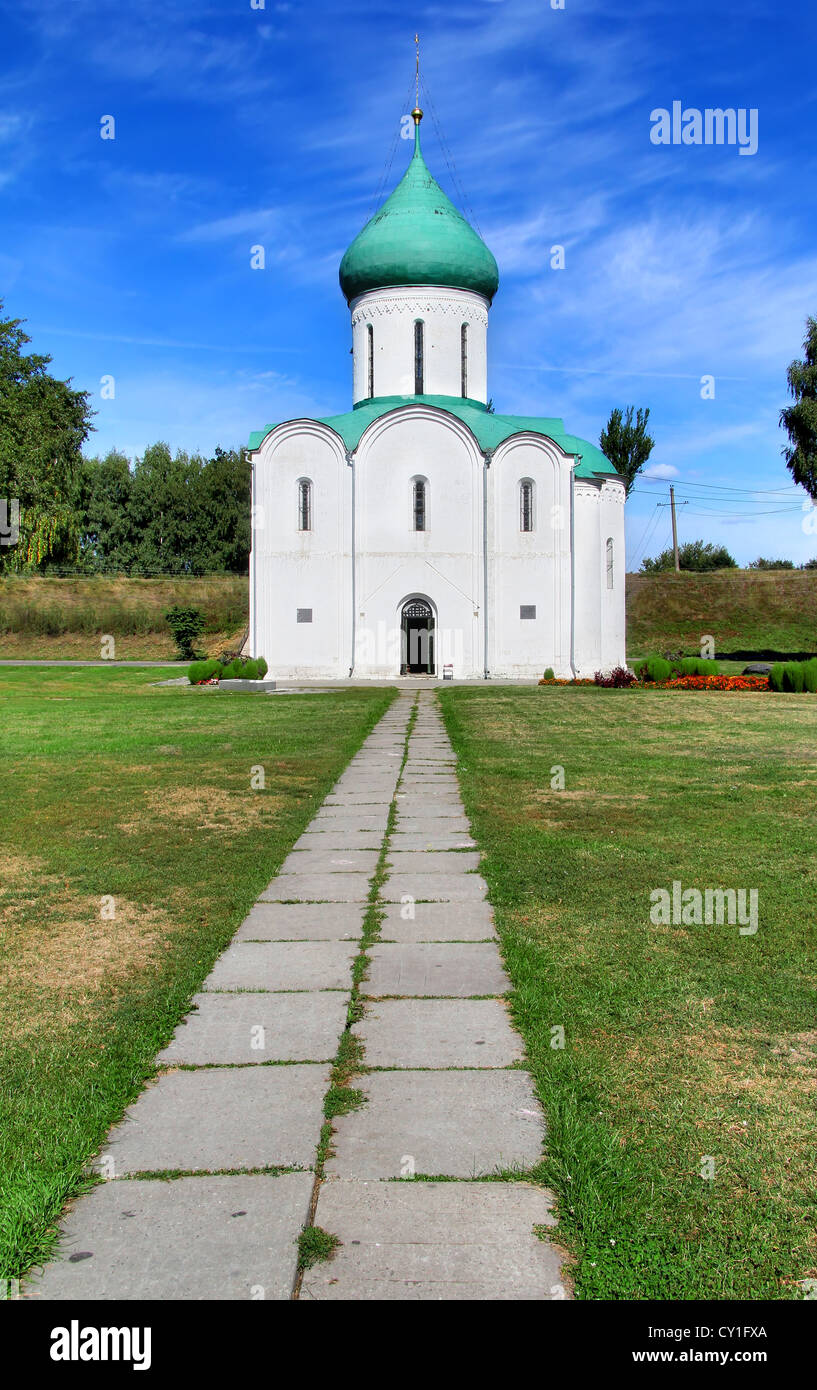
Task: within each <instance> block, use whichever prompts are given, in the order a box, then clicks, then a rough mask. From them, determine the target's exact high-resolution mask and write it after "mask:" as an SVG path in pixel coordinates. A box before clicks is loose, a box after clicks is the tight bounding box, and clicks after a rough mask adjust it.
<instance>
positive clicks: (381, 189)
mask: <svg viewBox="0 0 817 1390" xmlns="http://www.w3.org/2000/svg"><path fill="white" fill-rule="evenodd" d="M413 86H414V78H413V77H412V79H411V81H410V82H409V84H408V88H407V90H406V96H405V99H404V101H403V104H402V106H401V108H400V110H401V119H400V122H399V123H398V126H397V134H396V135H395V137H394V142H393V144H392V147H391V153H390V154H389V156H388V159H387V160H386V163H385V165H384V167H383V172H382V174H381V176H380V181H379V183H378V185H377V191H376V193H375V195H374V201H373V203H372V204H371V207H370V210H369V212H368V214H367V217H366V221H367V222H371V220H372V218H373V217H374V215H375V213H376V212H377V210H378V208H379V207H380V203H381V200H382V198H383V194H384V193H385V191H386V183H387V181H388V177H389V174H390V173H391V166H392V164H393V163H394V156H395V154H396V153H397V143H398V141H399V140H400V137H401V129H402V114H403V113H404V112H405V109H406V107H407V106H408V104H409V101H410V100H411V89H412V87H413Z"/></svg>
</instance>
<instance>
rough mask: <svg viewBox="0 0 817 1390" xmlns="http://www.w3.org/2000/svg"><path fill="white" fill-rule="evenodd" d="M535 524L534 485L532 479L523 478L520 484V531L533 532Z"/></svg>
mask: <svg viewBox="0 0 817 1390" xmlns="http://www.w3.org/2000/svg"><path fill="white" fill-rule="evenodd" d="M533 523H534V516H533V483H532V481H531V479H530V478H523V479H522V481H521V483H520V484H519V529H520V531H532V530H533Z"/></svg>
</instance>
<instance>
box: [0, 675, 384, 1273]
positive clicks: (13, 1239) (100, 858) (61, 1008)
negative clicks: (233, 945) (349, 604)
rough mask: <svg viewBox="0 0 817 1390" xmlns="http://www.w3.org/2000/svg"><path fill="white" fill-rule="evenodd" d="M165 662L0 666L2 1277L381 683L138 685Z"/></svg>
mask: <svg viewBox="0 0 817 1390" xmlns="http://www.w3.org/2000/svg"><path fill="white" fill-rule="evenodd" d="M177 674H178V668H176V669H175V670H174V669H172V668H171V669H169V670H168V671H167V672H163V671H161V670H159V671H156V670H154V671H133V670H130V671H129V670H108V671H106V670H68V671H66V670H40V671H31V670H20V669H6V670H2V671H0V750H1V751H2V758H1V759H0V804H1V805H2V807H3V813H2V814H3V834H2V842H1V848H0V923H2V926H0V941H1V942H2V950H1V951H0V1277H3V1278H14V1277H16V1276H19V1275H20V1274H21V1273H22V1272H23V1271H24V1270H25V1269H26V1268H28V1266H29V1265H31V1264H32V1263H34V1262H37V1261H38V1260H40V1259H41V1258H42V1257H43V1256H44V1255H45V1254H47V1252H48V1250H49V1248H50V1241H51V1239H52V1231H53V1224H54V1222H55V1220H56V1218H57V1217H58V1216H59V1213H60V1210H61V1208H62V1206H63V1204H64V1202H65V1200H66V1198H68V1197H70V1196H71V1195H72V1194H73V1193H76V1192H77V1191H79V1190H81V1187H82V1185H83V1182H84V1177H83V1175H84V1173H85V1171H86V1169H87V1164H88V1160H89V1158H90V1157H91V1155H92V1154H93V1153H94V1152H95V1151H96V1150H97V1148H98V1147H99V1145H100V1144H101V1143H102V1142H103V1140H104V1137H105V1134H106V1132H107V1130H108V1128H109V1127H110V1125H111V1124H112V1123H113V1122H115V1121H116V1120H117V1119H118V1118H119V1117H120V1116H121V1115H122V1112H123V1110H124V1108H125V1106H126V1105H127V1104H128V1103H129V1102H130V1101H131V1100H132V1099H133V1098H134V1096H135V1095H136V1094H137V1093H138V1091H139V1090H140V1088H141V1087H142V1084H143V1083H144V1081H145V1079H146V1078H147V1077H148V1076H149V1075H151V1074H152V1072H153V1070H154V1066H153V1062H154V1057H155V1055H156V1053H157V1051H158V1050H159V1049H160V1048H161V1047H163V1046H164V1045H165V1043H166V1042H167V1041H168V1039H169V1038H170V1036H171V1034H172V1032H173V1029H174V1027H175V1025H176V1023H177V1022H178V1021H179V1019H180V1018H181V1017H182V1016H183V1014H184V1013H185V1012H186V1010H187V1006H188V1003H189V1001H190V998H191V996H192V995H193V994H194V993H195V992H196V990H197V989H198V988H199V986H200V984H201V982H202V980H203V979H204V978H205V976H206V975H207V974H208V973H209V971H210V969H211V967H212V965H213V962H214V960H215V958H216V956H217V955H218V954H219V953H220V952H221V951H222V950H223V949H224V947H225V946H226V944H227V943H228V941H229V940H230V938H231V936H232V934H233V932H234V931H235V930H236V928H237V927H238V925H239V924H240V922H241V920H242V918H243V917H244V916H245V915H246V913H247V911H248V910H249V908H250V906H251V905H252V903H253V902H254V901H255V899H256V898H257V896H258V894H259V893H260V892H261V891H262V890H263V888H264V887H265V886H266V884H267V883H268V882H269V880H270V879H271V878H272V876H273V875H274V874H275V872H276V871H277V869H278V866H279V865H280V863H281V861H282V860H283V858H284V857H285V855H286V853H287V852H288V850H289V848H290V846H291V845H292V843H293V842H294V840H295V839H296V838H297V836H298V835H299V834H300V832H301V830H302V829H303V827H304V826H305V825H306V824H307V822H308V821H309V820H310V818H311V817H312V815H313V814H314V811H315V810H316V809H317V807H318V805H319V804H320V802H321V801H322V800H323V798H324V796H325V795H326V793H327V792H328V790H329V788H330V786H331V784H332V783H333V781H334V780H335V778H336V777H337V775H338V774H339V772H340V771H341V769H342V768H343V767H344V765H345V764H346V762H347V761H348V760H349V758H350V757H351V756H352V755H353V753H354V752H355V751H356V750H357V748H358V747H359V746H360V744H361V743H362V741H363V739H364V738H365V737H366V735H367V733H368V732H369V730H370V729H371V728H372V726H373V725H374V723H375V722H376V721H377V720H378V718H379V717H380V716H381V715H382V713H383V712H384V710H385V709H386V708H387V706H388V705H389V703H390V701H391V699H392V698H393V695H394V692H393V691H391V690H387V689H385V690H384V689H377V688H374V689H368V690H367V689H353V690H343V691H337V692H332V693H329V694H320V695H302V696H300V695H286V696H271V697H268V696H259V695H246V696H242V695H229V696H228V695H219V694H216V693H212V692H210V691H193V690H189V689H185V688H181V687H175V688H172V687H171V688H164V689H161V688H156V687H155V686H152V685H151V682H153V681H156V680H159V679H161V678H162V677H163V676H164V675H168V676H170V675H177ZM258 765H261V766H263V768H264V770H265V780H266V788H265V789H264V790H252V789H251V786H250V777H251V768H253V767H256V766H258ZM111 900H112V907H113V916H112V917H111V916H110V909H111Z"/></svg>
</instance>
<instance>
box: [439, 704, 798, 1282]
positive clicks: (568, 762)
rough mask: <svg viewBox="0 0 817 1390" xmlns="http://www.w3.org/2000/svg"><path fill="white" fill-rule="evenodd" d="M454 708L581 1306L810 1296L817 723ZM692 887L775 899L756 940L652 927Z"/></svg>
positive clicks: (452, 721)
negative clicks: (656, 911)
mask: <svg viewBox="0 0 817 1390" xmlns="http://www.w3.org/2000/svg"><path fill="white" fill-rule="evenodd" d="M440 698H441V701H442V706H443V710H444V713H445V717H446V721H447V725H448V728H449V732H450V734H451V736H452V739H453V742H454V746H455V748H456V751H457V753H458V757H459V767H460V776H461V779H462V787H463V794H464V798H465V803H466V807H467V809H468V812H469V814H470V816H471V817H472V822H473V825H474V829H475V833H476V836H477V839H478V841H479V843H480V846H481V848H482V849H483V850H484V851H486V856H485V860H484V865H483V872H484V874H485V876H486V879H487V881H488V884H489V890H490V896H491V900H492V902H493V903H494V906H495V909H496V915H497V924H498V928H499V931H500V934H501V939H502V946H503V949H504V952H505V956H506V960H507V963H508V966H509V969H510V972H511V976H512V979H513V984H514V995H513V1005H512V1007H513V1013H514V1016H515V1019H516V1022H517V1025H518V1026H519V1028H520V1030H521V1032H522V1034H523V1036H524V1038H525V1040H526V1043H527V1047H528V1050H529V1056H530V1060H531V1064H532V1069H533V1073H534V1077H535V1080H536V1082H537V1084H538V1089H539V1093H540V1095H541V1098H542V1101H543V1103H544V1106H545V1110H546V1114H547V1123H548V1139H547V1145H546V1147H547V1158H546V1160H545V1162H544V1164H543V1165H542V1167H541V1169H540V1170H538V1171H537V1174H536V1176H538V1177H540V1178H542V1179H543V1180H544V1181H546V1182H548V1183H549V1185H550V1186H551V1187H552V1188H553V1189H554V1190H555V1192H556V1193H557V1195H558V1202H559V1210H560V1236H561V1239H562V1240H563V1241H564V1242H565V1243H566V1244H567V1245H568V1246H569V1248H570V1249H571V1250H572V1251H573V1253H574V1255H575V1257H576V1261H577V1267H576V1279H577V1291H578V1294H579V1297H583V1298H601V1299H606V1298H612V1299H696V1298H698V1299H717V1298H727V1299H766V1298H772V1299H777V1298H792V1297H797V1296H801V1294H800V1290H799V1288H798V1281H800V1280H804V1279H808V1278H812V1279H813V1278H815V1277H817V1236H815V1227H814V1219H813V1217H814V1209H815V1199H817V1176H816V1175H815V1167H814V1153H815V1149H817V1118H816V1112H815V1094H817V969H815V955H814V937H815V924H814V901H815V892H816V891H817V860H815V856H814V839H815V811H814V807H815V791H817V776H815V751H814V750H815V747H817V699H816V698H815V697H814V696H813V695H803V696H798V695H785V696H774V695H768V694H759V695H751V694H740V695H735V696H728V695H718V694H715V695H711V694H700V693H682V692H668V691H654V692H643V691H637V692H630V691H615V690H597V689H586V688H585V689H576V690H564V689H561V690H560V689H558V688H549V689H542V690H539V689H527V690H525V689H523V690H508V689H505V690H502V689H497V688H493V689H492V688H481V689H480V688H461V689H446V690H444V691H442V692H441V694H440ZM557 765H561V766H562V767H563V768H564V770H565V779H566V784H565V790H563V791H556V790H551V778H552V775H553V769H554V768H555V767H556V766H557ZM673 880H680V881H681V883H682V885H683V887H684V888H690V887H697V888H699V889H701V890H703V889H704V888H706V887H725V888H729V887H734V888H746V889H752V888H756V889H757V890H758V893H759V929H758V931H757V933H756V934H755V935H741V934H740V931H739V928H738V926H737V925H736V926H729V925H723V926H717V925H714V924H713V925H710V926H703V925H702V926H695V925H682V924H680V925H672V926H664V925H654V924H653V923H652V921H651V917H650V909H651V902H650V896H649V895H650V892H651V890H653V889H655V888H662V887H663V888H671V885H672V883H673ZM560 1027H561V1028H564V1030H565V1045H564V1048H563V1049H559V1048H558V1046H554V1045H553V1040H554V1038H555V1039H556V1040H557V1041H558V1034H554V1033H553V1032H552V1030H553V1029H555V1028H560ZM710 1159H711V1160H712V1165H713V1166H712V1167H711V1168H710V1166H709V1164H708V1160H710ZM710 1172H712V1173H713V1176H712V1178H711V1180H710V1179H709V1177H708V1176H707V1175H708V1174H709V1173H710Z"/></svg>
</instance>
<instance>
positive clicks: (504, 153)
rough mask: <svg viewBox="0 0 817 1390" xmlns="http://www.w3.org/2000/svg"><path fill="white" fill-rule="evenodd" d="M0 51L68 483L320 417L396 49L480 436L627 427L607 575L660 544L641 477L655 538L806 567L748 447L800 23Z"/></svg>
mask: <svg viewBox="0 0 817 1390" xmlns="http://www.w3.org/2000/svg"><path fill="white" fill-rule="evenodd" d="M255 3H256V5H258V4H260V0H255ZM0 24H2V32H3V35H4V56H3V57H2V59H0V207H1V208H2V212H1V213H0V230H1V231H2V237H0V295H2V296H3V298H4V299H5V304H6V311H7V312H8V313H11V314H13V315H15V316H18V317H21V318H25V319H27V320H28V331H29V332H30V333H31V335H32V338H33V340H34V347H35V348H36V349H37V350H41V351H47V352H50V353H51V354H52V355H53V357H54V368H53V370H55V371H56V372H57V373H58V374H60V375H62V376H66V377H67V376H71V377H73V379H74V382H75V383H76V384H77V385H78V386H82V387H83V388H86V389H89V390H91V391H92V392H93V393H94V397H95V399H94V405H95V407H96V409H97V410H98V412H99V413H98V415H97V418H96V421H95V423H96V427H97V433H96V434H95V435H93V436H92V437H91V440H90V441H89V446H88V449H89V452H99V453H102V452H104V451H105V450H107V449H108V448H110V447H112V446H116V447H118V448H121V449H123V450H124V451H125V452H126V453H128V454H129V455H131V456H133V455H135V454H138V453H140V452H141V451H142V450H143V449H144V447H145V446H146V445H147V444H150V443H152V442H154V441H155V440H157V439H165V440H167V441H168V443H169V444H170V445H171V447H173V448H174V449H175V448H179V447H181V448H186V449H190V450H200V451H202V452H204V453H210V452H212V450H213V449H214V447H215V446H216V444H221V445H223V446H225V447H227V446H230V445H236V444H239V443H243V442H246V438H247V436H248V434H249V432H250V430H252V429H256V428H259V427H260V426H262V425H264V424H266V423H267V422H269V421H276V420H279V419H288V418H292V417H294V416H301V415H323V414H331V413H333V412H337V411H340V410H343V409H347V408H349V406H350V404H351V359H350V357H349V346H350V329H349V319H348V311H347V309H346V305H345V303H344V300H343V298H342V296H341V294H340V290H339V288H338V283H337V268H338V263H339V261H340V258H341V255H342V254H343V251H344V249H345V247H346V246H347V245H348V243H349V242H350V241H351V240H352V238H353V237H354V236H355V235H356V233H357V232H358V231H359V229H360V227H361V226H362V225H363V223H364V221H365V220H366V218H367V217H368V216H369V215H370V214H371V212H372V211H373V210H374V206H375V198H376V195H377V191H378V188H379V187H380V186H381V184H382V180H383V177H384V174H385V172H386V166H387V163H388V160H389V156H390V155H391V153H392V150H394V156H393V162H392V164H391V168H390V171H389V175H388V180H387V183H386V192H388V191H390V190H391V188H392V187H393V186H394V184H395V183H396V181H397V179H398V178H399V176H400V175H401V174H402V172H403V169H404V167H405V164H406V162H407V160H408V158H409V154H410V145H409V143H408V142H406V141H403V140H401V139H400V138H399V130H400V117H401V116H402V115H403V114H404V113H405V112H407V111H409V110H410V109H411V105H412V104H413V101H412V100H411V96H412V90H411V82H412V78H413V68H414V46H413V35H414V31H415V29H419V31H420V34H421V39H422V47H423V75H424V82H425V86H426V93H425V95H424V99H423V102H422V104H423V106H424V108H425V110H426V112H427V117H426V120H425V121H424V126H423V130H424V152H425V155H426V159H427V161H428V163H429V166H430V167H431V169H432V172H433V173H434V174H435V176H436V177H437V178H438V180H439V182H440V183H441V184H442V185H443V187H444V188H445V189H446V191H447V192H448V193H449V195H450V196H452V197H453V198H454V200H455V201H456V202H458V203H459V204H460V205H462V200H461V199H460V197H459V196H458V193H457V188H456V187H454V186H453V185H452V180H451V177H450V174H449V170H448V167H447V163H446V159H445V158H444V155H443V152H442V150H441V147H440V143H439V140H438V137H437V133H436V130H435V122H434V119H433V116H432V110H431V103H433V108H434V113H435V114H436V117H437V120H438V122H439V125H440V127H441V129H442V132H443V135H444V138H445V140H446V143H447V146H448V147H449V149H450V151H451V152H452V153H453V158H454V161H455V163H454V168H455V172H456V175H457V181H458V184H459V186H460V187H461V188H462V189H464V191H465V196H466V198H467V204H466V206H465V211H466V213H467V214H468V215H471V216H475V218H476V221H477V224H478V226H479V229H480V231H481V232H482V234H483V236H484V237H485V239H486V241H487V242H488V244H489V246H490V247H491V249H492V250H493V252H494V254H495V255H496V257H497V260H498V262H499V268H500V277H501V283H500V290H499V294H498V295H497V298H496V300H495V302H494V307H493V310H492V313H491V328H490V335H491V336H490V391H491V394H492V396H493V399H494V403H495V405H496V407H497V409H499V410H501V411H503V412H519V413H526V414H542V415H561V416H562V417H563V418H564V420H565V422H566V425H567V428H568V429H569V430H570V431H572V432H574V433H577V434H579V435H583V436H584V437H586V438H588V439H591V440H593V441H596V440H597V439H598V435H599V430H600V428H601V426H602V425H603V424H604V422H605V420H606V419H607V416H608V414H609V411H610V409H611V407H612V406H615V405H622V406H626V405H628V404H634V405H649V406H650V408H651V412H652V415H651V426H652V432H653V434H654V435H655V437H656V447H655V449H654V451H653V460H652V465H651V471H652V473H653V474H654V475H657V476H653V477H652V478H651V479H650V480H646V479H645V480H644V481H643V482H641V483H640V484H639V485H638V488H637V491H636V492H634V493H633V495H632V496H631V498H630V500H629V502H628V504H627V511H628V517H629V520H628V548H629V554H628V567H629V568H635V567H637V564H638V562H639V561H640V558H641V555H642V554H643V553H645V552H646V553H648V554H654V553H655V552H656V551H657V550H658V549H661V548H662V547H663V546H664V545H666V544H667V543H668V539H669V513H668V510H667V508H661V509H657V508H656V503H657V502H658V501H666V498H667V481H668V479H670V478H672V479H674V481H675V482H676V485H677V491H678V498H679V501H686V505H685V506H684V507H682V508H681V510H680V513H679V528H680V535H681V538H682V539H684V538H687V539H690V538H694V537H697V536H702V537H705V538H706V539H712V540H718V541H725V542H726V544H727V545H728V546H729V548H730V549H731V550H732V552H733V553H734V554H735V556H736V558H737V559H738V560H739V561H740V562H742V563H745V562H748V561H749V560H751V559H753V558H754V557H755V556H757V555H758V554H765V555H767V556H768V555H772V554H773V555H775V556H776V555H784V556H788V557H789V558H792V559H794V560H797V561H802V560H804V559H806V558H808V557H809V556H811V555H813V554H815V552H816V551H817V536H816V535H815V533H814V530H815V528H814V524H813V518H811V517H808V516H804V513H803V511H802V503H803V500H804V494H802V492H801V491H800V490H799V489H796V490H795V489H794V488H793V487H792V486H791V484H790V480H789V474H788V471H787V470H786V468H785V465H784V463H783V460H782V458H781V455H780V448H781V445H782V443H783V442H784V441H783V436H782V434H781V432H780V430H779V428H778V425H777V417H778V412H779V409H780V407H781V406H782V405H784V404H785V403H786V399H787V397H786V387H785V370H786V367H787V365H788V363H789V361H790V360H791V359H792V357H794V356H795V355H797V354H799V352H800V348H801V343H802V338H803V332H804V322H805V318H806V315H807V314H809V313H810V314H812V315H814V316H817V240H816V239H815V235H814V231H815V225H817V217H815V213H816V212H817V206H816V205H817V141H815V127H816V126H817V121H816V120H815V117H817V76H815V67H814V59H813V55H814V47H815V41H817V14H815V11H814V8H813V4H812V0H793V3H789V4H787V5H786V6H785V7H781V6H777V5H773V4H771V3H769V0H743V3H741V4H737V3H735V0H708V2H707V3H702V0H657V2H655V3H654V0H636V2H635V3H634V4H630V5H613V4H612V3H610V2H609V0H605V3H601V0H564V9H552V8H551V6H550V3H549V0H467V3H458V0H447V2H446V3H441V2H440V3H417V4H415V5H413V6H404V5H395V4H393V3H383V4H380V3H375V2H374V0H357V2H356V3H355V4H354V5H341V4H332V3H328V2H327V0H310V3H309V4H308V5H307V4H303V3H299V0H284V2H282V3H276V0H265V4H264V7H263V8H258V9H254V8H252V5H251V0H138V3H123V0H14V2H13V3H9V2H8V0H3V3H2V4H0ZM429 97H430V101H429ZM674 100H680V101H682V102H683V104H684V107H685V108H691V107H696V108H698V109H701V110H703V109H705V108H707V107H721V108H724V107H734V108H746V109H751V108H755V109H757V112H758V134H759V140H758V149H757V153H756V154H754V155H750V156H742V155H740V154H739V152H738V149H737V147H735V146H734V145H733V146H729V145H720V146H700V145H699V146H692V145H689V146H688V145H673V146H656V145H654V144H652V143H651V141H650V129H651V124H650V113H651V111H653V110H654V109H655V108H659V107H663V108H667V109H669V108H671V106H672V102H673V101H674ZM106 115H113V116H114V117H115V120H116V138H115V140H102V139H101V138H100V120H101V118H102V117H103V116H106ZM395 141H396V147H395ZM256 244H261V245H263V246H264V247H265V249H266V268H265V269H264V270H252V269H251V267H250V248H251V246H253V245H256ZM554 245H562V246H564V248H565V266H564V269H561V270H555V269H552V268H551V251H550V248H551V247H552V246H554ZM108 375H112V376H113V377H114V378H115V382H116V395H115V398H114V399H113V400H104V399H100V381H101V378H102V377H103V376H108ZM705 375H712V376H713V377H714V378H715V395H714V399H702V397H701V378H702V377H703V376H705Z"/></svg>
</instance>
